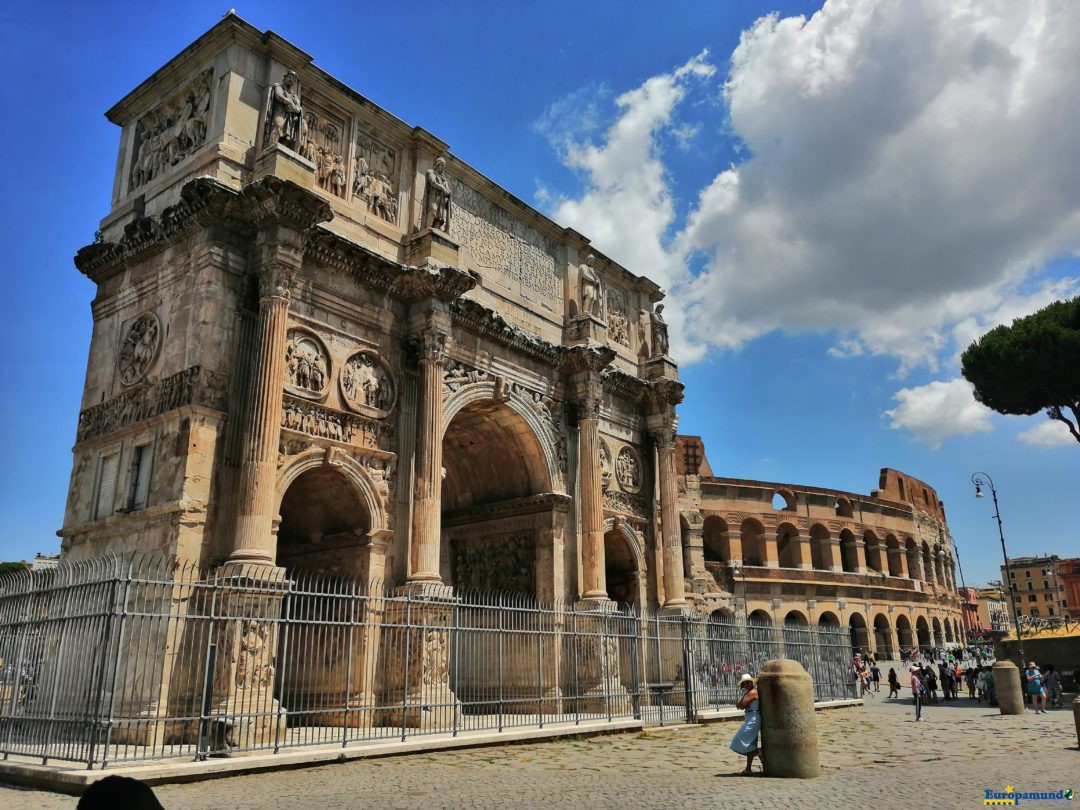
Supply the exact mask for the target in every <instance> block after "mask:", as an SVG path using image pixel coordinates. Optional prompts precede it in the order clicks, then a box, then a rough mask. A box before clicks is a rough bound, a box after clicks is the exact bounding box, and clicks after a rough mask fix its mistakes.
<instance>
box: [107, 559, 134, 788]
mask: <svg viewBox="0 0 1080 810" xmlns="http://www.w3.org/2000/svg"><path fill="white" fill-rule="evenodd" d="M126 570H127V579H126V581H125V582H124V592H123V595H122V596H121V597H120V599H121V602H120V604H119V605H117V604H116V603H115V601H114V602H113V607H112V610H111V611H110V615H109V619H110V625H111V624H112V622H111V619H112V614H113V613H114V612H118V613H119V616H118V620H119V625H120V626H119V627H118V628H117V632H116V652H115V654H114V655H113V662H112V676H111V677H110V679H109V716H108V718H106V721H105V745H104V753H103V755H102V757H101V767H102V768H105V767H106V766H108V764H109V745H110V743H111V742H112V727H113V716H114V713H115V711H116V675H117V672H118V670H119V669H120V648H121V646H122V645H123V643H124V624H125V619H126V618H127V603H128V597H129V595H130V593H131V564H129V565H128V566H127V568H126ZM119 584H120V580H119V577H117V579H116V580H115V581H114V587H113V599H114V600H115V598H116V590H118V589H119ZM117 608H119V610H117ZM110 642H111V639H110ZM110 646H111V643H110Z"/></svg>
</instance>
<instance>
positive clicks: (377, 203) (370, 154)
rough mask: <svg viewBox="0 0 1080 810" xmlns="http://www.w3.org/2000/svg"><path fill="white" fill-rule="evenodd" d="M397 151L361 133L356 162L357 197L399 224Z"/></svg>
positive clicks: (353, 189)
mask: <svg viewBox="0 0 1080 810" xmlns="http://www.w3.org/2000/svg"><path fill="white" fill-rule="evenodd" d="M397 176H398V169H397V152H395V151H394V150H393V149H391V148H390V147H389V146H387V145H386V144H384V143H381V142H380V141H378V140H376V139H375V138H373V137H371V136H370V135H366V134H364V133H361V134H360V136H359V138H357V141H356V157H355V159H354V160H353V185H352V193H353V197H354V198H355V199H356V200H357V201H359V202H360V203H361V204H362V205H363V206H364V207H365V208H367V210H368V211H370V212H371V213H373V214H377V215H378V216H379V217H381V218H382V219H385V220H386V221H387V222H397V218H398V189H397Z"/></svg>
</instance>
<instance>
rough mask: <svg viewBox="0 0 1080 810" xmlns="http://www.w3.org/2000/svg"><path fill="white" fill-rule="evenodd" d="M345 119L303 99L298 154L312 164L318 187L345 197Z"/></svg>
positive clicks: (310, 99) (313, 102)
mask: <svg viewBox="0 0 1080 810" xmlns="http://www.w3.org/2000/svg"><path fill="white" fill-rule="evenodd" d="M345 131H346V130H345V120H344V119H343V118H342V117H340V116H338V115H335V114H334V113H331V112H330V111H329V110H328V109H327V108H326V107H325V106H323V105H322V104H320V103H319V102H318V101H316V100H313V99H312V98H311V97H310V96H308V97H306V98H305V99H304V117H303V120H302V122H301V124H300V150H299V151H300V155H301V157H304V158H307V159H308V160H310V161H311V162H312V163H314V164H315V181H316V182H317V183H318V184H319V188H321V189H323V190H324V191H327V192H329V193H330V194H335V195H337V196H338V197H342V198H344V196H345V191H346V188H345V185H346V179H345V176H346V174H347V171H346V168H345V151H346V150H345V142H346V140H345Z"/></svg>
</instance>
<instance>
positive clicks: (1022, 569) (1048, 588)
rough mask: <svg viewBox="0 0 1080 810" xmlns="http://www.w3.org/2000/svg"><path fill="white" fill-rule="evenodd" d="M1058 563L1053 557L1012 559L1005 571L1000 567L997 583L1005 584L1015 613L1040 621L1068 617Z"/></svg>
mask: <svg viewBox="0 0 1080 810" xmlns="http://www.w3.org/2000/svg"><path fill="white" fill-rule="evenodd" d="M1061 562H1062V560H1061V558H1060V557H1058V556H1057V555H1056V554H1051V555H1049V556H1046V557H1012V558H1010V559H1009V569H1008V571H1006V570H1005V566H1002V567H1001V581H1002V582H1008V583H1009V585H1010V589H1011V591H1012V598H1013V602H1014V603H1015V604H1016V610H1017V612H1018V613H1021V614H1023V615H1025V616H1039V617H1042V618H1053V617H1055V616H1066V615H1068V603H1067V601H1066V597H1065V583H1064V581H1063V580H1062V577H1061V575H1060V565H1061ZM1066 562H1071V561H1066Z"/></svg>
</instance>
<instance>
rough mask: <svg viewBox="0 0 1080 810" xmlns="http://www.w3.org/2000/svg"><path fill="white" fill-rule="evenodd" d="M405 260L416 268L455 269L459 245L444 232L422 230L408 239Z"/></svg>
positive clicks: (430, 229) (432, 229) (431, 229)
mask: <svg viewBox="0 0 1080 810" xmlns="http://www.w3.org/2000/svg"><path fill="white" fill-rule="evenodd" d="M405 260H406V262H408V263H409V264H411V265H414V266H416V267H457V266H458V261H459V245H458V243H457V242H455V241H454V240H453V239H451V238H450V235H449V234H447V233H445V232H444V231H439V230H435V229H434V228H424V230H422V231H420V232H419V233H417V234H414V235H413V236H411V237H409V241H408V244H407V245H406V248H405Z"/></svg>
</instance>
